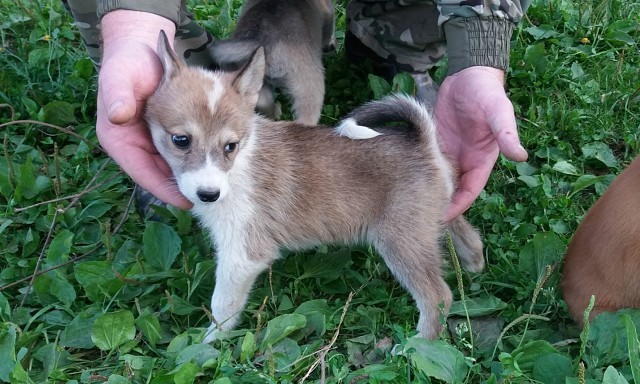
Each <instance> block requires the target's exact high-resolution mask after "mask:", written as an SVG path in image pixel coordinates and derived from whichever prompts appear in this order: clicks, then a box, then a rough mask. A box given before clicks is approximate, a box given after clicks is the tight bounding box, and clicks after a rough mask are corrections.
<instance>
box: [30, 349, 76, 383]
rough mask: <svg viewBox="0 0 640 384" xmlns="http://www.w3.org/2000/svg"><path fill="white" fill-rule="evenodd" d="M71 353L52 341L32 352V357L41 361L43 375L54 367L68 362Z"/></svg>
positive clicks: (46, 374)
mask: <svg viewBox="0 0 640 384" xmlns="http://www.w3.org/2000/svg"><path fill="white" fill-rule="evenodd" d="M70 357H71V355H70V354H69V352H67V351H66V350H64V348H60V347H59V345H57V344H54V343H49V344H45V345H43V346H42V347H40V348H38V350H37V351H36V352H35V353H34V354H33V358H34V359H36V360H38V361H40V362H41V363H42V367H43V370H44V374H45V376H48V375H49V373H51V372H52V371H53V370H54V369H55V368H58V367H64V366H65V365H67V364H68V363H69V358H70Z"/></svg>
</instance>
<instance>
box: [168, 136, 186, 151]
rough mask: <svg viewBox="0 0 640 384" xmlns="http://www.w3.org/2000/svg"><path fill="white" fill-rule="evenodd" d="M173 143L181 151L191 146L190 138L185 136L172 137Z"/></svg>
mask: <svg viewBox="0 0 640 384" xmlns="http://www.w3.org/2000/svg"><path fill="white" fill-rule="evenodd" d="M171 141H172V142H173V145H175V146H176V147H178V148H180V149H187V148H189V145H190V144H191V139H190V138H189V136H184V135H171Z"/></svg>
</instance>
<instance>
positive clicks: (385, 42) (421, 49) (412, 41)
mask: <svg viewBox="0 0 640 384" xmlns="http://www.w3.org/2000/svg"><path fill="white" fill-rule="evenodd" d="M530 3H531V0H435V1H434V0H352V1H350V2H349V4H348V5H347V12H346V13H347V21H348V29H349V32H350V33H352V34H353V35H354V36H355V37H356V38H357V39H358V40H360V41H361V42H362V43H363V44H364V45H365V46H367V47H368V48H370V49H371V50H372V51H374V52H375V53H376V54H377V55H378V56H379V57H380V58H381V59H383V60H385V61H388V62H390V63H392V64H399V65H400V66H401V67H407V66H409V67H410V68H412V71H413V72H424V71H426V70H427V69H429V68H431V67H432V66H433V65H434V64H436V63H437V62H438V61H439V60H440V59H441V58H442V57H443V56H444V55H445V53H446V41H445V34H444V32H443V28H442V25H443V24H444V23H445V22H447V21H449V20H451V19H452V18H456V17H463V18H478V17H479V18H485V19H489V18H500V19H506V20H509V21H511V22H513V23H516V22H518V21H519V20H520V19H521V18H522V16H523V14H524V11H525V10H526V8H527V7H528V6H529V4H530ZM509 37H510V36H507V37H506V39H508V38H509Z"/></svg>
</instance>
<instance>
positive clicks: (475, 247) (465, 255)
mask: <svg viewBox="0 0 640 384" xmlns="http://www.w3.org/2000/svg"><path fill="white" fill-rule="evenodd" d="M447 230H448V231H449V234H450V235H451V240H452V241H453V247H454V249H455V250H456V254H457V255H458V258H459V259H460V264H462V268H464V269H465V270H467V271H469V272H480V271H482V269H483V268H484V256H483V253H482V239H480V234H478V231H477V230H476V229H475V228H473V226H472V225H471V224H470V223H469V222H468V221H467V219H465V218H464V217H462V216H458V217H457V218H455V219H453V220H452V221H451V222H450V223H449V224H448V226H447Z"/></svg>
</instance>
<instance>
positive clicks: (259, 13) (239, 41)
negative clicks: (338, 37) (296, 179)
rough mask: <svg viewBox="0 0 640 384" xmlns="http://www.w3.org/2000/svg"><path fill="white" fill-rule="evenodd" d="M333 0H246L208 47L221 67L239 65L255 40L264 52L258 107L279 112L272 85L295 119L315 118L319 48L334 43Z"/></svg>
mask: <svg viewBox="0 0 640 384" xmlns="http://www.w3.org/2000/svg"><path fill="white" fill-rule="evenodd" d="M334 19H335V13H334V8H333V4H332V2H331V0H247V1H245V4H244V7H243V9H242V13H241V15H240V18H239V19H238V23H237V26H236V29H235V31H234V32H233V34H232V37H231V39H229V40H220V41H216V42H214V43H213V45H212V46H211V47H210V48H209V50H210V53H211V56H212V57H213V60H214V62H216V63H217V64H218V65H219V67H220V68H221V69H225V70H237V69H240V68H242V67H243V66H244V65H246V63H247V62H248V61H249V59H250V58H251V55H252V54H253V52H255V50H256V49H257V48H258V47H259V46H263V47H264V49H265V55H266V81H265V83H264V86H263V88H262V89H261V91H260V97H259V98H258V103H257V110H258V111H260V112H261V113H263V114H264V115H265V116H268V117H270V118H273V119H277V118H279V116H280V110H279V107H278V105H277V104H276V103H275V99H274V87H278V88H283V89H284V90H285V91H286V93H287V94H288V95H289V96H290V97H291V99H292V102H293V110H294V112H295V117H296V120H297V121H299V122H301V123H304V124H309V125H314V124H317V123H318V120H319V119H320V112H321V111H322V103H323V100H324V68H323V66H322V51H323V50H325V51H329V50H334V49H335V33H334V24H335V20H334Z"/></svg>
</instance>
